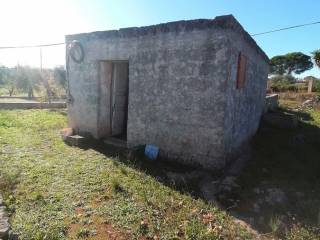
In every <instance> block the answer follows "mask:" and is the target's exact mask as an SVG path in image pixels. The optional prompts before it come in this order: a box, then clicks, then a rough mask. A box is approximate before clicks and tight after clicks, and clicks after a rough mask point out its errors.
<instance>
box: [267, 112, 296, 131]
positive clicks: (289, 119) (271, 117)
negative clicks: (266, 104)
mask: <svg viewBox="0 0 320 240" xmlns="http://www.w3.org/2000/svg"><path fill="white" fill-rule="evenodd" d="M262 120H263V121H264V122H265V123H266V124H268V125H270V126H272V127H277V128H283V129H292V128H296V127H297V126H298V123H299V121H298V118H297V116H296V115H294V114H290V113H284V112H272V113H271V112H270V113H267V114H264V115H263V117H262Z"/></svg>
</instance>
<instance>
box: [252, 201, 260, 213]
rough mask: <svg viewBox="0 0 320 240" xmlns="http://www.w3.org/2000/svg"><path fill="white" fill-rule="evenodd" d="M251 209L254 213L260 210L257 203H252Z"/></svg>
mask: <svg viewBox="0 0 320 240" xmlns="http://www.w3.org/2000/svg"><path fill="white" fill-rule="evenodd" d="M253 211H254V212H255V213H259V212H260V206H259V204H258V203H254V204H253Z"/></svg>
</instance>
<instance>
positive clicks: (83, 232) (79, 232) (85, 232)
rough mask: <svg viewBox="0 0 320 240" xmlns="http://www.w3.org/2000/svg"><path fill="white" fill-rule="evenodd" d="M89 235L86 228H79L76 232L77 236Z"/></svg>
mask: <svg viewBox="0 0 320 240" xmlns="http://www.w3.org/2000/svg"><path fill="white" fill-rule="evenodd" d="M89 236H90V230H89V229H87V228H81V229H80V230H79V231H78V233H77V237H78V238H87V237H89Z"/></svg>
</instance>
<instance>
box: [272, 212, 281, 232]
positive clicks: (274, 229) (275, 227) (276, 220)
mask: <svg viewBox="0 0 320 240" xmlns="http://www.w3.org/2000/svg"><path fill="white" fill-rule="evenodd" d="M280 225H281V217H279V216H277V215H275V216H273V217H271V218H270V221H269V227H270V229H271V231H272V232H273V233H274V234H276V233H277V232H278V230H279V228H280Z"/></svg>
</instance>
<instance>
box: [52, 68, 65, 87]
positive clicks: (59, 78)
mask: <svg viewBox="0 0 320 240" xmlns="http://www.w3.org/2000/svg"><path fill="white" fill-rule="evenodd" d="M53 77H54V81H55V82H56V83H57V84H58V85H60V86H61V87H63V89H64V90H65V91H66V90H67V87H68V84H67V76H66V70H65V68H64V67H63V66H58V67H55V68H54V69H53Z"/></svg>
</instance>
